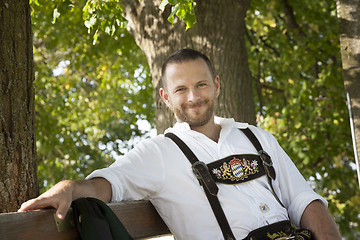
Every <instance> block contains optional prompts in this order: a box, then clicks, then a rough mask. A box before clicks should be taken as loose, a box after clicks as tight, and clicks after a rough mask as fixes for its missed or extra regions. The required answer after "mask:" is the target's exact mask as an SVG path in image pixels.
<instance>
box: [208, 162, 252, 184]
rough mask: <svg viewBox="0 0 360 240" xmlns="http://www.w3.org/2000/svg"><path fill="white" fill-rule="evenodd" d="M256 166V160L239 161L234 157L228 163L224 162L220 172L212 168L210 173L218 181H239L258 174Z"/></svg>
mask: <svg viewBox="0 0 360 240" xmlns="http://www.w3.org/2000/svg"><path fill="white" fill-rule="evenodd" d="M258 166H259V164H258V162H257V160H247V159H245V158H243V159H242V160H240V159H238V158H236V157H234V158H233V159H232V160H231V161H230V162H229V163H227V162H224V163H223V164H222V165H221V166H220V170H219V169H218V168H214V169H212V172H213V174H214V175H216V177H217V178H218V179H222V180H231V181H239V180H240V181H241V180H244V179H246V178H248V176H249V175H253V174H255V173H257V172H259V168H258Z"/></svg>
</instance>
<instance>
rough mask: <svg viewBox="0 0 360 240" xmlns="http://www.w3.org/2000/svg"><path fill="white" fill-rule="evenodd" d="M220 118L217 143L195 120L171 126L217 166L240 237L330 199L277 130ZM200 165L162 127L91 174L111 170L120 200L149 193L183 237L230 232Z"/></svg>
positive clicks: (225, 207) (220, 191)
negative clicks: (281, 140) (192, 123)
mask: <svg viewBox="0 0 360 240" xmlns="http://www.w3.org/2000/svg"><path fill="white" fill-rule="evenodd" d="M215 122H216V123H218V124H220V125H221V132H220V137H219V140H218V142H217V143H216V142H214V141H212V140H211V139H209V138H208V137H206V136H205V135H203V134H201V133H199V132H196V131H193V130H191V129H190V127H189V125H188V124H187V123H176V124H175V126H174V127H173V128H169V129H167V130H166V133H173V134H175V135H176V136H177V137H178V138H180V139H181V140H182V141H183V142H184V143H185V144H186V145H187V146H188V147H189V149H190V150H191V152H193V154H194V155H195V156H196V157H197V159H198V160H199V161H201V162H202V163H201V164H200V165H202V166H204V165H205V166H206V168H207V169H208V170H209V171H208V173H209V175H210V176H211V178H212V180H214V181H215V182H216V188H217V190H215V191H217V192H216V197H217V198H218V201H219V204H220V205H221V208H222V212H223V214H224V215H225V217H226V221H227V222H228V225H229V227H230V229H231V232H232V234H233V237H234V238H236V239H244V238H246V237H247V236H248V234H249V233H250V232H252V231H254V230H255V229H259V228H262V227H264V226H268V225H269V224H274V223H279V222H280V223H281V222H283V221H287V220H289V219H288V218H289V216H290V218H291V220H292V222H293V223H294V224H295V225H296V226H299V223H300V219H301V216H302V214H303V211H304V210H305V208H306V206H307V205H308V204H309V203H311V202H312V201H314V200H317V199H319V200H321V201H323V202H324V203H325V204H327V202H326V201H325V200H324V199H323V198H322V197H321V196H319V195H318V194H316V193H315V192H314V191H313V190H312V189H311V187H310V186H309V185H308V183H307V182H306V181H305V180H304V178H303V177H302V176H301V174H300V173H299V171H298V170H297V168H296V167H295V165H294V164H293V162H292V161H291V160H290V158H289V157H288V156H287V155H286V153H285V152H284V151H283V150H282V148H281V147H280V146H279V144H278V143H277V141H276V140H275V138H274V137H273V136H272V135H271V134H270V133H268V132H266V131H264V130H261V129H259V128H257V127H254V126H250V125H248V124H245V123H238V122H235V121H234V120H233V119H224V118H217V117H216V118H215ZM247 128H248V129H250V130H251V132H253V133H254V135H255V136H256V139H258V141H259V142H260V143H261V147H262V149H263V150H264V151H265V152H266V153H267V154H268V155H269V157H271V160H272V166H271V167H272V168H273V170H274V172H275V173H276V177H275V178H274V179H273V180H271V182H272V184H271V185H270V184H269V178H268V177H269V175H268V174H266V171H267V169H266V168H265V167H264V165H263V160H262V159H261V157H260V154H259V152H258V150H257V149H256V147H254V145H253V143H252V142H251V141H250V140H249V138H248V137H247V136H246V135H245V133H244V132H243V131H240V130H239V129H247ZM193 168H194V166H193V163H191V162H190V161H189V160H188V159H187V157H186V156H185V155H184V153H183V152H182V151H181V149H180V148H179V147H178V146H177V145H176V143H175V142H173V140H171V139H170V138H169V137H165V136H164V135H159V136H157V137H154V138H152V139H148V140H144V141H142V142H140V143H138V144H137V145H136V147H135V148H134V149H132V150H131V151H129V152H128V153H127V154H125V156H123V157H121V158H119V159H118V160H116V162H115V163H113V164H112V165H111V166H110V167H108V168H105V169H101V170H96V171H94V172H93V173H91V174H90V175H89V176H88V177H87V178H93V177H104V178H106V179H107V180H108V181H109V182H110V183H111V185H112V201H113V202H116V201H122V200H137V199H149V200H150V201H151V202H152V203H153V205H154V206H155V208H156V209H157V211H158V212H159V214H160V215H161V217H162V218H163V220H164V221H165V223H166V224H167V225H168V227H169V229H170V230H171V232H172V233H173V234H174V236H175V237H176V239H226V237H225V236H224V234H223V231H222V226H221V225H220V224H219V223H218V220H217V218H216V216H215V215H214V212H213V207H212V206H211V205H210V204H209V201H208V199H207V196H206V194H204V190H203V188H202V187H201V186H200V185H199V180H198V178H197V177H196V175H195V174H194V171H193ZM200 169H201V166H200ZM264 173H265V174H264ZM205 187H206V186H205ZM210 188H211V187H210ZM272 188H273V189H272ZM210 191H213V189H210ZM274 193H276V197H275V196H274ZM210 195H211V192H210ZM276 198H278V200H277V199H276ZM282 205H283V206H282ZM270 234H271V233H270ZM272 237H274V238H273V239H275V238H276V236H275V235H273V236H272ZM277 237H281V236H277ZM228 239H230V238H228Z"/></svg>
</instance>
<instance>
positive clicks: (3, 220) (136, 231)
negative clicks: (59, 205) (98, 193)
mask: <svg viewBox="0 0 360 240" xmlns="http://www.w3.org/2000/svg"><path fill="white" fill-rule="evenodd" d="M109 206H110V208H111V209H112V210H113V211H114V213H115V214H116V215H117V217H118V218H119V219H120V221H121V222H122V223H123V224H124V226H125V228H126V229H127V230H128V232H129V233H130V235H131V236H132V237H133V238H134V239H146V238H150V237H158V236H165V235H170V231H169V229H168V228H167V226H166V224H165V223H164V222H163V220H162V219H161V217H160V216H159V214H158V213H157V211H156V210H155V208H154V206H153V205H152V204H151V203H150V202H149V201H130V202H121V203H110V204H109ZM54 213H55V209H44V210H38V211H31V212H21V213H17V212H14V213H3V214H0V239H3V240H33V239H37V240H42V239H44V240H45V239H46V240H49V239H51V240H65V239H66V240H73V239H80V238H79V234H78V233H77V231H76V230H75V227H74V220H73V217H72V210H71V209H69V211H68V213H67V215H66V218H65V220H64V221H59V220H57V219H56V218H55V217H54V216H55V215H54Z"/></svg>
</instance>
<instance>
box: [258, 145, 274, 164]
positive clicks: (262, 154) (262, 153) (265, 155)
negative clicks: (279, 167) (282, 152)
mask: <svg viewBox="0 0 360 240" xmlns="http://www.w3.org/2000/svg"><path fill="white" fill-rule="evenodd" d="M258 153H259V155H260V159H261V160H262V161H263V163H264V164H265V165H266V166H268V167H272V166H273V163H272V161H271V157H270V156H269V154H268V153H267V152H265V151H264V150H263V149H261V150H260V151H259V152H258ZM267 160H268V161H267Z"/></svg>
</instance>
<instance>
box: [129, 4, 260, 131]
mask: <svg viewBox="0 0 360 240" xmlns="http://www.w3.org/2000/svg"><path fill="white" fill-rule="evenodd" d="M160 3H161V0H154V1H133V0H123V1H122V4H123V6H124V17H125V18H126V19H127V20H128V22H129V25H128V26H129V28H130V29H129V30H130V32H132V33H133V35H134V37H135V40H136V43H137V44H138V45H139V47H140V48H141V49H142V50H143V51H144V52H145V55H146V58H147V61H148V64H149V66H150V69H151V74H152V83H153V86H154V100H155V111H156V127H157V131H158V133H162V132H163V131H164V129H166V128H167V127H169V126H171V125H172V124H173V123H174V122H175V117H174V116H173V113H172V112H171V111H169V110H168V109H167V107H166V105H165V104H164V103H163V102H162V100H161V98H160V96H159V89H160V87H161V67H162V64H163V62H164V61H165V59H166V58H167V56H168V55H170V54H171V53H172V52H174V51H176V50H179V49H181V48H185V47H188V48H193V49H196V50H198V51H200V52H203V53H205V54H206V55H207V56H208V57H209V58H210V60H211V61H212V62H213V64H214V68H215V71H216V72H217V74H218V75H219V76H220V79H221V94H220V97H219V100H218V107H217V112H216V114H217V115H218V116H222V117H233V118H235V119H236V120H238V121H243V122H249V123H251V124H254V123H255V106H254V98H253V92H252V85H251V77H250V70H249V67H248V62H247V54H246V49H245V39H244V31H245V27H244V18H245V15H246V11H247V9H248V7H249V4H250V0H241V1H239V0H224V1H217V0H208V1H204V0H199V1H197V5H196V8H195V13H196V17H197V23H196V24H195V25H194V26H193V27H192V28H190V29H188V30H187V31H186V30H185V24H184V23H183V22H180V21H178V20H176V19H175V21H174V24H171V23H169V22H168V21H167V17H168V16H169V13H170V7H169V6H167V8H166V10H165V11H164V12H161V10H160V9H159V6H160Z"/></svg>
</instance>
